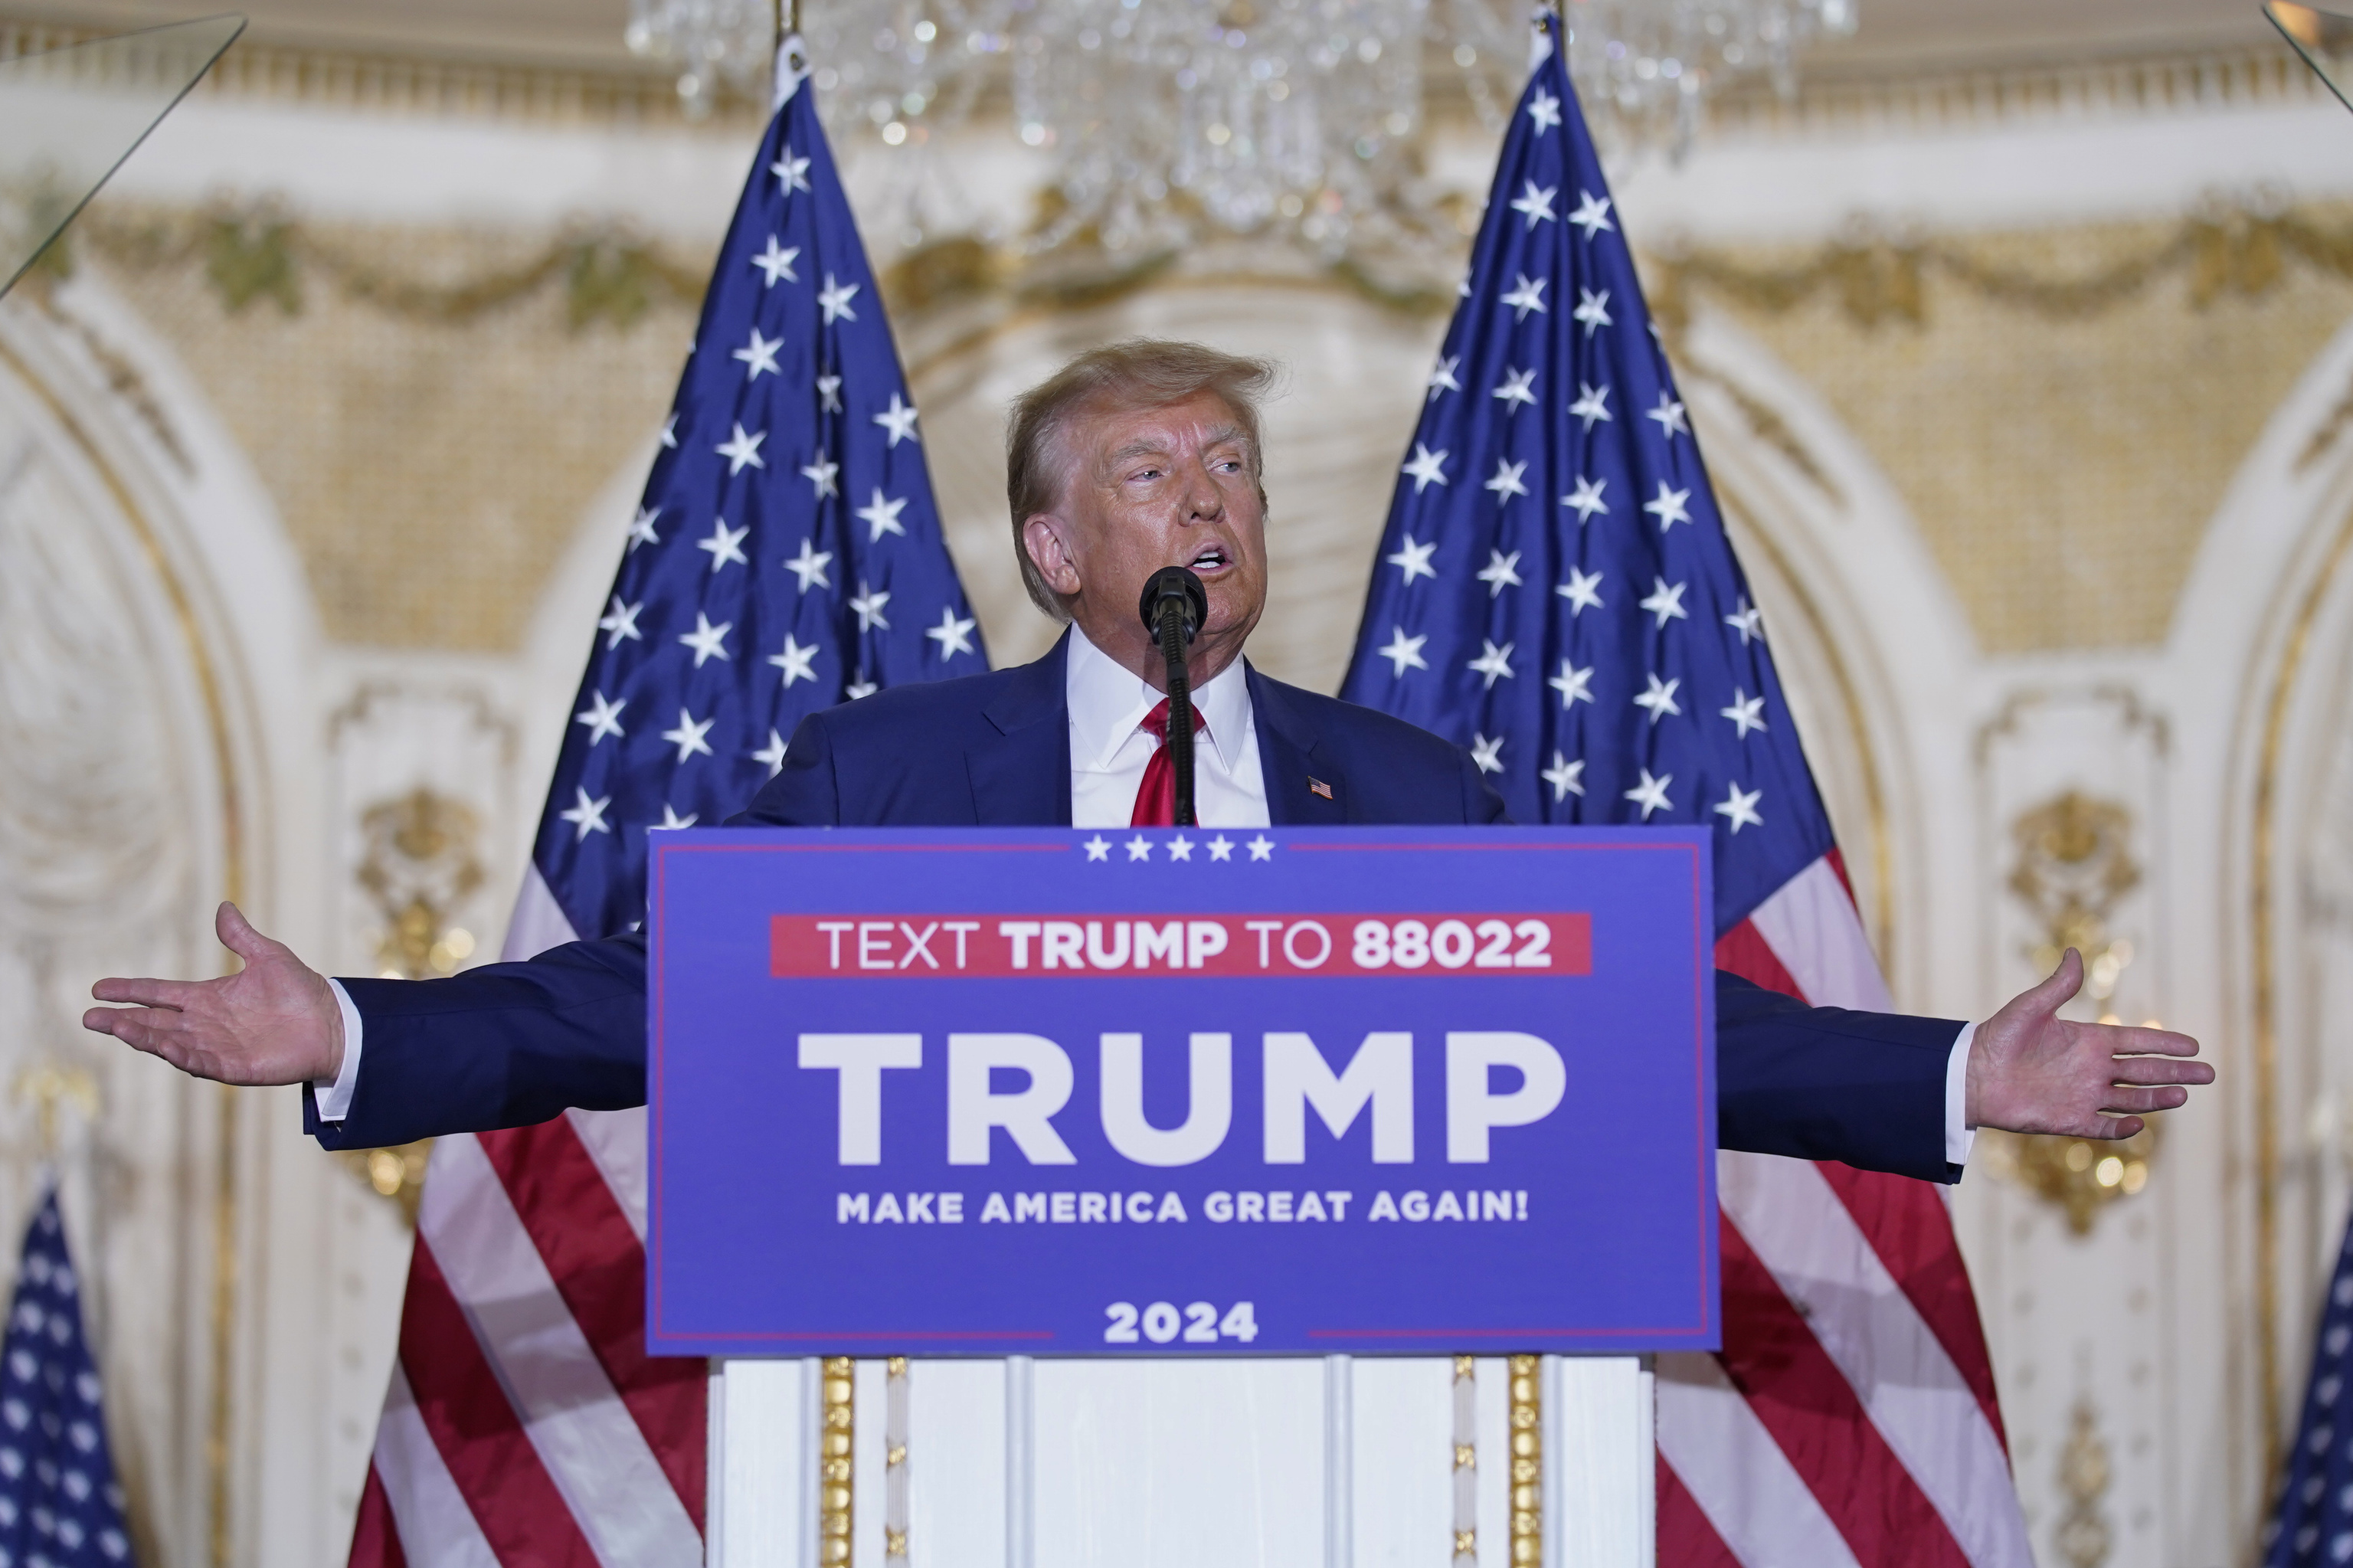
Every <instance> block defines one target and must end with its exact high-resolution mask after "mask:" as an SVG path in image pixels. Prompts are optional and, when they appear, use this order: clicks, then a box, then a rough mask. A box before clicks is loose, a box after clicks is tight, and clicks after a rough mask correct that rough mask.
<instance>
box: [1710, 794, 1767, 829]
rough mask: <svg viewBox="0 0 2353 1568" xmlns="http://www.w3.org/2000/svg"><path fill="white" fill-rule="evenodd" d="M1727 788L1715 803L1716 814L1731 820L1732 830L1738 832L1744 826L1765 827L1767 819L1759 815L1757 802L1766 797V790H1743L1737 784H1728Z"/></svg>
mask: <svg viewBox="0 0 2353 1568" xmlns="http://www.w3.org/2000/svg"><path fill="white" fill-rule="evenodd" d="M1726 788H1727V791H1728V792H1727V793H1726V794H1725V797H1724V799H1723V800H1719V801H1717V802H1716V804H1715V814H1716V815H1717V816H1719V817H1723V818H1725V819H1726V820H1727V821H1729V822H1730V824H1731V829H1730V831H1731V832H1734V833H1738V832H1740V830H1741V829H1742V828H1744V827H1750V828H1761V827H1763V826H1764V825H1765V819H1764V818H1763V817H1761V816H1759V815H1757V801H1759V800H1763V799H1764V798H1765V791H1764V790H1762V789H1748V790H1743V789H1741V788H1740V786H1739V785H1737V784H1732V785H1728V786H1727V787H1726Z"/></svg>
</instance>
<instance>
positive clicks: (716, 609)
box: [351, 40, 988, 1568]
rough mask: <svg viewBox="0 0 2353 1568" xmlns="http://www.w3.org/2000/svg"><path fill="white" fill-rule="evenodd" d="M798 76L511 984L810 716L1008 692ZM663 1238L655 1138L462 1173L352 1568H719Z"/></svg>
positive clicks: (663, 465) (630, 921) (537, 867)
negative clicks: (655, 1269)
mask: <svg viewBox="0 0 2353 1568" xmlns="http://www.w3.org/2000/svg"><path fill="white" fill-rule="evenodd" d="M783 58H787V59H790V60H793V61H797V60H798V58H800V57H799V50H798V43H797V40H794V41H793V42H792V43H791V44H790V45H789V46H788V47H787V49H786V52H785V56H784V57H783ZM780 79H781V82H782V84H783V90H784V91H785V93H786V97H785V100H784V101H783V103H782V104H781V106H780V107H779V109H778V111H777V113H776V119H775V121H774V122H772V123H771V124H770V126H769V127H768V132H767V135H766V137H765V139H764V140H763V142H762V143H761V146H760V153H759V156H758V158H757V159H756V160H755V162H754V168H753V173H752V176H751V180H750V183H749V184H748V185H746V186H745V188H744V196H743V200H742V202H741V203H740V205H739V206H738V207H737V208H736V211H735V218H734V222H733V226H732V227H731V228H729V230H728V235H727V241H726V245H725V247H724V249H723V250H722V251H721V253H720V257H719V262H718V268H717V270H716V272H715V273H714V274H713V276H712V283H711V289H710V292H709V294H708V295H707V296H706V297H705V299H704V302H703V307H702V323H701V324H700V326H699V327H698V329H697V331H696V334H695V341H694V347H693V350H692V354H691V358H690V359H689V360H688V363H687V366H686V372H685V375H684V376H683V377H682V378H681V381H680V384H679V389H678V397H677V401H676V402H675V404H674V405H673V406H672V408H671V411H670V418H669V420H668V423H667V424H666V425H665V426H664V428H663V430H662V437H661V450H660V452H659V455H658V456H657V457H656V459H655V461H654V465H653V472H652V475H651V477H650V478H649V480H648V481H647V484H646V490H645V496H644V499H643V502H642V503H641V504H640V505H639V506H638V511H637V515H636V518H635V520H634V521H633V522H632V523H631V524H630V525H629V529H628V538H627V541H626V543H625V544H624V546H623V550H624V554H623V556H622V560H621V567H620V572H619V575H618V576H617V577H616V578H615V580H614V584H613V591H612V595H611V598H610V599H609V601H608V602H607V606H606V608H605V611H604V614H603V617H602V618H601V619H600V620H599V621H598V622H597V632H596V641H595V643H594V645H593V647H592V649H591V652H590V654H589V659H588V668H587V673H586V675H585V676H584V677H583V678H582V680H581V683H580V694H579V698H578V700H577V701H576V702H575V704H574V705H573V713H572V715H571V719H570V722H569V724H568V725H567V726H566V728H565V745H564V748H563V753H562V755H561V757H560V758H559V759H558V761H557V763H556V768H555V777H554V784H553V786H552V787H551V789H550V790H549V794H548V800H547V805H546V808H545V811H544V814H543V817H542V820H541V822H540V828H539V836H538V840H537V842H536V844H535V846H534V848H533V856H532V870H531V872H530V873H529V874H528V875H527V877H526V879H525V885H524V888H523V892H522V898H521V900H520V901H519V903H518V906H517V908H516V912H515V919H514V923H513V926H512V928H511V929H510V931H509V932H508V936H507V944H506V956H507V957H508V958H510V959H513V958H524V957H528V956H530V955H532V954H533V953H537V952H542V951H543V950H545V949H546V948H550V947H554V946H555V945H557V944H558V943H562V942H567V941H571V940H573V939H575V937H599V936H611V935H616V934H618V933H622V932H627V931H629V930H631V929H634V928H635V927H636V926H637V924H638V921H639V920H640V919H641V918H642V916H643V914H644V908H645V892H644V885H645V864H646V835H647V834H648V833H649V832H656V831H659V830H661V829H665V828H681V827H687V826H691V825H692V824H694V823H696V822H702V823H704V824H706V825H707V824H712V823H715V822H717V821H720V820H721V819H722V818H723V816H725V815H727V814H729V813H731V812H733V811H735V810H741V809H742V808H743V807H744V805H746V804H748V803H749V802H750V800H751V799H752V797H753V796H754V794H755V793H757V792H758V790H759V789H760V787H761V785H763V784H765V782H766V781H767V780H768V779H770V778H771V777H773V776H774V775H775V774H776V771H777V770H778V768H781V767H782V766H783V762H784V755H785V737H786V736H789V735H791V734H792V732H793V726H795V725H797V723H798V722H799V721H800V719H801V718H802V717H803V716H804V715H807V714H809V713H811V712H813V711H815V710H817V709H818V708H824V707H830V706H832V705H835V704H837V703H839V702H842V701H844V700H846V699H855V698H858V697H860V696H863V695H865V694H868V693H870V692H871V691H874V690H875V689H877V688H878V687H881V686H886V685H894V684H899V683H905V682H910V681H931V680H939V679H942V678H943V677H945V676H950V675H966V674H977V673H981V672H982V671H984V670H986V669H987V667H988V665H987V657H986V655H985V654H984V653H983V652H982V649H981V642H980V637H979V633H978V630H977V629H976V625H975V620H974V617H973V615H972V612H971V610H970V609H969V608H968V607H967V605H966V603H965V597H964V591H963V588H961V587H960V586H959V584H958V583H957V580H956V575H955V567H954V566H953V565H952V564H951V562H950V561H949V558H948V554H947V549H946V546H945V544H944V541H943V539H942V536H941V533H940V525H939V516H938V512H937V509H936V508H935V506H934V503H933V500H932V488H931V479H930V475H929V473H928V472H927V471H926V470H925V467H924V463H923V434H922V431H921V429H920V428H919V426H918V424H917V421H916V414H915V409H914V407H913V404H912V403H911V402H910V401H909V399H908V397H907V387H906V380H905V377H904V376H903V375H902V373H901V370H900V367H899V361H898V355H897V351H896V349H895V348H894V347H893V346H892V340H891V333H890V327H889V324H888V323H886V322H885V321H884V319H883V314H882V301H881V296H880V295H879V294H878V293H877V292H876V290H875V285H874V278H873V274H872V271H871V269H870V268H869V267H868V265H867V260H866V254H865V250H864V249H863V247H862V246H861V245H860V242H859V238H858V230H857V227H856V225H855V223H854V221H853V220H852V218H851V217H850V211H849V203H848V201H847V200H846V199H845V197H844V196H843V194H842V189H841V182H840V179H839V176H838V175H837V174H836V172H835V169H834V164H833V159H832V155H831V154H830V153H829V152H828V149H827V146H826V143H825V138H824V135H823V133H822V132H820V131H819V129H818V116H817V111H816V109H815V107H814V105H813V104H812V102H811V98H812V96H813V95H812V94H811V93H810V92H808V91H806V90H798V89H799V71H798V69H797V67H794V68H789V69H783V70H782V71H781V73H780ZM644 1238H645V1117H644V1113H643V1112H642V1111H630V1112H614V1113H604V1114H598V1113H592V1112H583V1111H574V1112H571V1113H569V1114H568V1115H566V1116H564V1117H561V1118H557V1119H556V1120H554V1121H551V1122H547V1123H544V1124H543V1125H541V1126H539V1127H533V1128H522V1129H520V1130H516V1131H511V1132H499V1133H487V1134H482V1135H479V1136H470V1137H459V1138H448V1139H441V1140H440V1141H439V1142H438V1144H437V1145H436V1146H435V1149H434V1153H433V1161H432V1168H431V1171H430V1173H429V1176H428V1179H427V1182H426V1188H425V1193H424V1201H423V1204H422V1207H421V1211H420V1213H419V1214H418V1218H417V1251H416V1255H415V1259H414V1261H413V1262H412V1264H411V1266H410V1269H409V1279H408V1293H407V1298H406V1302H405V1304H404V1306H403V1308H402V1316H401V1328H400V1350H399V1359H398V1361H397V1362H396V1365H395V1367H394V1369H393V1376H392V1388H391V1392H390V1393H389V1395H388V1396H387V1398H386V1401H385V1413H384V1417H383V1420H382V1423H381V1425H379V1427H378V1429H377V1435H376V1446H375V1455H374V1459H373V1463H372V1465H371V1467H370V1471H369V1475H368V1479H367V1486H366V1489H365V1490H364V1493H363V1494H362V1499H361V1505H360V1517H359V1520H358V1525H357V1529H356V1531H355V1533H354V1537H353V1545H352V1557H351V1561H352V1563H353V1565H354V1568H389V1565H393V1564H398V1563H404V1562H406V1563H435V1564H441V1563H464V1564H469V1565H489V1564H494V1563H495V1564H509V1565H515V1564H522V1563H531V1564H533V1565H534V1568H536V1565H539V1564H581V1565H584V1568H585V1565H589V1564H604V1565H606V1568H619V1565H621V1564H649V1565H650V1564H660V1565H665V1568H666V1565H670V1564H676V1563H697V1562H700V1561H702V1540H701V1531H702V1511H703V1499H704V1490H703V1476H704V1449H705V1443H706V1439H707V1432H706V1429H705V1424H704V1423H705V1415H704V1375H705V1373H704V1368H703V1366H702V1363H701V1362H699V1361H689V1360H678V1359H664V1360H652V1359H649V1357H648V1356H647V1355H646V1353H645V1245H644Z"/></svg>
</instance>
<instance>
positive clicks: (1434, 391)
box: [1423, 354, 1462, 403]
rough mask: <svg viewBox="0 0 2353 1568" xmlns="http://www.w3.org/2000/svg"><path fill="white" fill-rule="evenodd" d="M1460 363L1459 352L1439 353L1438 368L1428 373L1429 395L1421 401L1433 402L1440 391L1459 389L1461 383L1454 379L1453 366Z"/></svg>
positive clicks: (1455, 390) (1436, 399)
mask: <svg viewBox="0 0 2353 1568" xmlns="http://www.w3.org/2000/svg"><path fill="white" fill-rule="evenodd" d="M1461 363H1462V356H1461V355H1459V354H1450V355H1440V357H1439V361H1438V368H1437V369H1435V370H1433V371H1431V372H1430V381H1429V387H1430V396H1429V397H1426V398H1424V399H1423V401H1425V402H1430V403H1435V402H1436V401H1438V395H1439V394H1440V392H1460V391H1461V390H1462V383H1461V382H1460V381H1457V380H1455V379H1454V367H1455V366H1458V365H1460V364H1461Z"/></svg>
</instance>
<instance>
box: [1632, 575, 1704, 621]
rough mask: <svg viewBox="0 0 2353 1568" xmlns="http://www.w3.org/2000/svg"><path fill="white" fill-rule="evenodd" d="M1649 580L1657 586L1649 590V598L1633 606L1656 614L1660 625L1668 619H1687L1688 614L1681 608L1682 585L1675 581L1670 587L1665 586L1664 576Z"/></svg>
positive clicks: (1688, 617)
mask: <svg viewBox="0 0 2353 1568" xmlns="http://www.w3.org/2000/svg"><path fill="white" fill-rule="evenodd" d="M1651 580H1652V581H1654V582H1655V583H1657V584H1658V587H1656V588H1652V589H1651V597H1650V598H1648V599H1644V600H1643V601H1642V602H1641V604H1639V605H1637V606H1636V607H1635V608H1636V609H1647V610H1649V611H1650V612H1651V614H1652V615H1655V616H1657V617H1658V618H1659V624H1660V625H1661V626H1662V627H1663V626H1665V625H1666V623H1667V622H1668V621H1670V620H1689V619H1690V616H1689V615H1688V614H1687V613H1686V612H1685V611H1684V609H1683V584H1681V583H1677V584H1675V585H1674V586H1673V587H1672V588H1670V587H1668V586H1667V579H1666V578H1664V577H1654V578H1652V579H1651Z"/></svg>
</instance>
